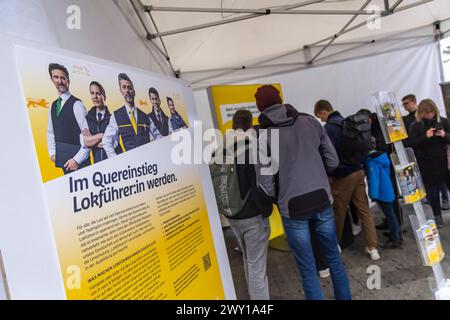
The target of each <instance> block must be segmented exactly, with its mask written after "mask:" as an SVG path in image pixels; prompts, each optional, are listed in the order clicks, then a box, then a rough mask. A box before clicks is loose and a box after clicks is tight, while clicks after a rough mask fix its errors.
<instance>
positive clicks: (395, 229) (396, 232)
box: [377, 201, 401, 241]
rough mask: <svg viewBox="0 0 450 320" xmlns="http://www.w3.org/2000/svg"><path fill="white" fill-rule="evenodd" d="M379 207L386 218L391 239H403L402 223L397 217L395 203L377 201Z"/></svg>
mask: <svg viewBox="0 0 450 320" xmlns="http://www.w3.org/2000/svg"><path fill="white" fill-rule="evenodd" d="M377 203H378V205H379V206H380V208H381V211H383V213H384V215H385V216H386V219H387V223H388V227H389V233H390V239H391V240H394V241H398V240H400V239H401V235H400V223H399V222H398V219H397V216H396V215H395V209H394V202H384V201H377Z"/></svg>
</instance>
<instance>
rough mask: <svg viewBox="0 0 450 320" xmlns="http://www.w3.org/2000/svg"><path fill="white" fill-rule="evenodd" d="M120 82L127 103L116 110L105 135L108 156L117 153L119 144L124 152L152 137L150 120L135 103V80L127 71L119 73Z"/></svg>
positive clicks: (104, 145)
mask: <svg viewBox="0 0 450 320" xmlns="http://www.w3.org/2000/svg"><path fill="white" fill-rule="evenodd" d="M118 82H119V90H120V93H121V94H122V96H123V98H124V100H125V105H124V106H122V107H121V108H119V109H117V110H116V111H114V113H113V114H112V116H111V118H110V120H109V124H108V127H107V128H106V130H105V134H104V135H103V139H102V143H103V148H104V149H105V152H106V154H107V155H108V158H112V157H114V156H116V155H117V153H116V150H115V147H116V146H117V144H119V145H120V146H121V147H122V149H123V150H122V152H126V151H129V150H131V149H134V148H137V147H139V146H142V145H144V144H146V143H149V142H150V141H151V139H152V135H151V132H150V121H149V119H148V117H147V115H146V114H145V113H144V112H143V111H142V110H141V109H139V108H138V107H137V106H136V105H135V103H134V97H135V95H136V93H135V91H134V85H133V82H132V81H131V79H130V78H129V77H128V75H126V74H125V73H120V74H119V76H118Z"/></svg>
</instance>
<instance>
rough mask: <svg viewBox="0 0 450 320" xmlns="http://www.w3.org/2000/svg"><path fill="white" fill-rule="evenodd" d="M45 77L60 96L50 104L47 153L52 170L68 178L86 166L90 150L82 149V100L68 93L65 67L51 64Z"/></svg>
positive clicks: (83, 126) (83, 124) (84, 125)
mask: <svg viewBox="0 0 450 320" xmlns="http://www.w3.org/2000/svg"><path fill="white" fill-rule="evenodd" d="M48 73H49V74H50V79H51V80H52V82H53V84H54V85H55V88H56V90H57V91H58V96H59V97H58V99H56V100H55V101H53V103H52V106H51V109H50V112H49V117H48V128H47V146H48V153H49V155H50V159H51V160H52V161H53V162H54V163H55V166H56V167H58V168H61V169H63V171H64V174H68V173H70V172H72V171H75V170H78V169H79V168H82V167H85V166H88V165H89V161H86V160H87V159H88V157H89V152H90V149H89V148H86V147H84V146H83V143H82V134H81V132H82V131H83V129H85V128H87V124H86V119H85V116H86V109H85V107H84V105H83V103H82V102H81V100H80V99H78V98H77V97H75V96H73V95H72V94H71V93H70V91H69V86H70V79H69V72H68V71H67V69H66V67H64V66H63V65H60V64H57V63H50V64H49V66H48Z"/></svg>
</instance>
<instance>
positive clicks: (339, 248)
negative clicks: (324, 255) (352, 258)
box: [338, 245, 342, 254]
mask: <svg viewBox="0 0 450 320" xmlns="http://www.w3.org/2000/svg"><path fill="white" fill-rule="evenodd" d="M338 251H339V254H342V249H341V246H340V245H338Z"/></svg>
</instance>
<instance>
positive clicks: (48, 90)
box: [14, 46, 232, 299]
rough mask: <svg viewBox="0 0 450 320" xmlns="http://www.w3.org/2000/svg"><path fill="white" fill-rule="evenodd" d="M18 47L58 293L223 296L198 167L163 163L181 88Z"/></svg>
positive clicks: (186, 103) (182, 115) (178, 126)
mask: <svg viewBox="0 0 450 320" xmlns="http://www.w3.org/2000/svg"><path fill="white" fill-rule="evenodd" d="M14 52H15V57H16V63H17V68H18V72H19V76H20V79H21V84H22V90H23V102H24V105H23V108H26V110H27V113H28V119H29V125H30V129H31V131H32V135H33V138H34V145H35V149H36V150H35V151H36V155H37V160H38V163H37V164H36V163H34V159H30V166H33V165H37V166H38V167H39V171H40V174H41V178H42V190H43V195H44V196H45V197H46V202H47V207H48V215H49V218H50V219H49V221H50V222H51V225H52V230H53V236H54V241H55V247H56V249H57V252H58V258H59V264H60V270H61V279H62V281H64V288H65V293H66V298H67V299H224V298H226V295H225V291H224V285H223V284H224V282H226V281H232V280H231V279H222V276H221V270H226V269H227V268H228V269H229V265H228V261H219V259H218V258H217V251H216V248H217V245H218V244H217V243H215V241H214V239H213V238H214V237H213V234H212V225H211V219H210V217H211V216H212V215H218V213H217V207H214V206H210V205H208V204H207V203H210V202H209V201H206V199H207V198H206V197H211V196H212V195H213V191H212V188H211V183H210V181H206V182H205V180H203V179H202V178H201V177H202V173H201V170H202V169H204V167H203V165H189V164H186V165H184V164H183V165H175V164H174V162H173V161H172V158H171V157H172V150H173V148H174V147H175V146H176V145H177V143H176V142H175V141H172V139H171V137H170V136H171V135H172V134H173V133H174V132H177V131H181V130H187V131H192V127H191V125H192V123H193V121H195V120H196V112H195V108H194V105H193V97H192V91H191V90H190V88H189V87H188V85H187V84H186V83H184V82H182V81H179V80H177V79H173V78H169V77H166V76H161V75H157V74H153V73H149V72H146V71H143V70H139V69H136V68H132V67H128V66H123V65H119V64H116V63H112V62H108V61H104V60H98V59H95V58H90V57H86V56H81V55H77V54H72V53H70V52H66V51H56V52H53V51H46V50H44V49H35V48H28V47H22V46H15V48H14ZM208 183H209V184H208ZM205 184H206V187H205ZM216 220H217V223H216V224H218V219H216ZM218 228H220V226H218ZM222 242H223V238H222ZM222 244H223V243H222Z"/></svg>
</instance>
